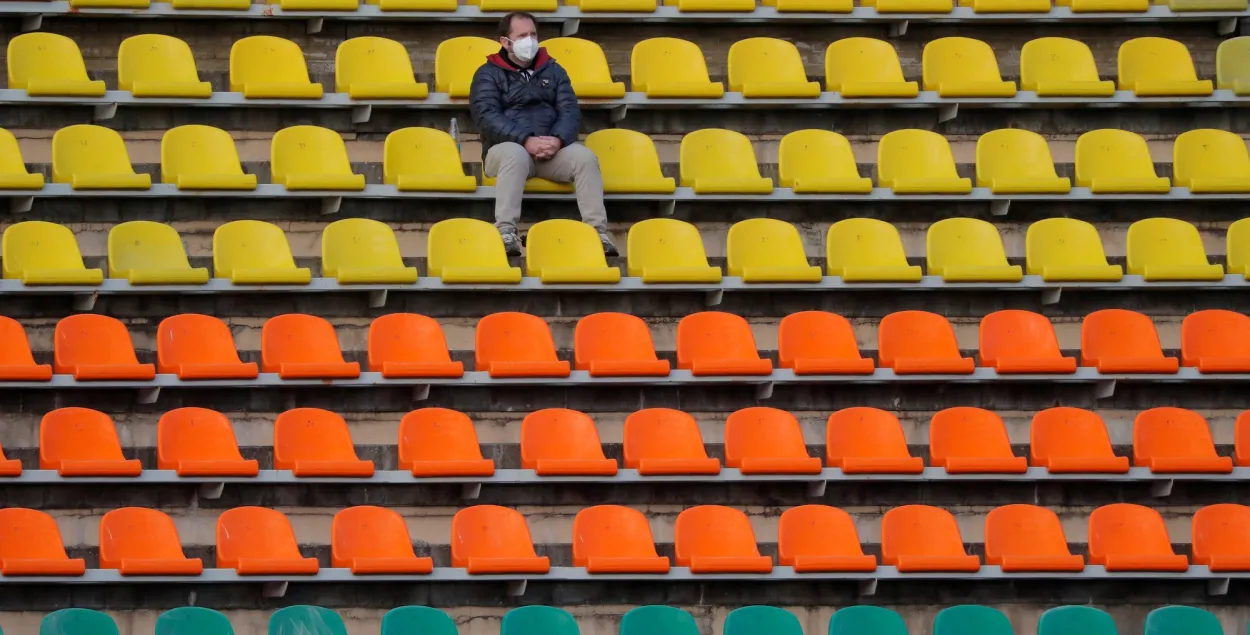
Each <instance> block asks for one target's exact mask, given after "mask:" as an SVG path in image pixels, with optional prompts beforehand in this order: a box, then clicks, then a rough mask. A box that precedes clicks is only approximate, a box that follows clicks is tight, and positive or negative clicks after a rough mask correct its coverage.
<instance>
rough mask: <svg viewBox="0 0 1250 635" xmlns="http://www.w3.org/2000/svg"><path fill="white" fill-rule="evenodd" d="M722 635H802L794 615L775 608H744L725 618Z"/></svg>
mask: <svg viewBox="0 0 1250 635" xmlns="http://www.w3.org/2000/svg"><path fill="white" fill-rule="evenodd" d="M721 632H722V633H723V634H724V635H754V634H756V633H768V634H769V635H803V625H802V624H800V623H799V618H797V617H795V616H794V613H791V612H790V611H787V610H785V609H779V608H777V607H775V606H744V607H742V608H739V609H734V610H732V611H730V612H729V615H727V616H725V626H724V630H723V631H721Z"/></svg>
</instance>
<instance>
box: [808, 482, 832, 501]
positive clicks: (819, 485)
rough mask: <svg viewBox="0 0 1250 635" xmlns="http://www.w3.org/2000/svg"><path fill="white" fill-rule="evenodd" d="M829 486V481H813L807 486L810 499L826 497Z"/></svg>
mask: <svg viewBox="0 0 1250 635" xmlns="http://www.w3.org/2000/svg"><path fill="white" fill-rule="evenodd" d="M827 485H829V481H811V482H809V483H808V484H807V495H808V497H809V498H823V497H824V496H825V487H826V486H827Z"/></svg>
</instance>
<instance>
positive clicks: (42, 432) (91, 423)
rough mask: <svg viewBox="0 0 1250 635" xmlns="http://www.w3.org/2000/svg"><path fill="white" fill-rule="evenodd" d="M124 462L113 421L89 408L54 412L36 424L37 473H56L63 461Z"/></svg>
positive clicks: (69, 408)
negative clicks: (37, 439)
mask: <svg viewBox="0 0 1250 635" xmlns="http://www.w3.org/2000/svg"><path fill="white" fill-rule="evenodd" d="M92 460H100V461H123V460H125V457H124V456H122V444H121V440H120V439H118V437H117V426H116V425H114V424H113V419H112V418H111V417H109V416H108V415H106V414H104V413H103V412H100V411H98V410H92V409H90V408H78V407H73V406H71V407H68V408H57V409H56V410H53V411H51V412H49V413H48V414H45V415H44V416H43V419H41V420H40V421H39V469H41V470H55V469H58V468H60V466H61V462H62V461H92Z"/></svg>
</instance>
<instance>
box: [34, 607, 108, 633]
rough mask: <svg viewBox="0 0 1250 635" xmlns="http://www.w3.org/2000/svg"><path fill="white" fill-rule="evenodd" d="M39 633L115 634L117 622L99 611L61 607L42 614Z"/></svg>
mask: <svg viewBox="0 0 1250 635" xmlns="http://www.w3.org/2000/svg"><path fill="white" fill-rule="evenodd" d="M39 635H117V623H116V622H114V621H113V618H111V617H109V616H108V615H106V614H104V613H101V612H99V611H92V610H91V609H61V610H59V611H54V612H52V613H48V614H47V615H45V616H44V618H43V622H41V623H40V624H39Z"/></svg>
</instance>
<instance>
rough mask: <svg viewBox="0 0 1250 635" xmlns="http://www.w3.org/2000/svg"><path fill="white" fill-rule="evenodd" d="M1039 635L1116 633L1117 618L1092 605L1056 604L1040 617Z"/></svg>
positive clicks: (1110, 634)
mask: <svg viewBox="0 0 1250 635" xmlns="http://www.w3.org/2000/svg"><path fill="white" fill-rule="evenodd" d="M1037 635H1116V632H1115V620H1113V619H1111V616H1110V615H1107V613H1106V612H1105V611H1100V610H1098V609H1096V608H1094V607H1092V606H1056V607H1055V608H1053V609H1049V610H1047V611H1046V612H1045V613H1042V616H1041V617H1040V618H1038V620H1037Z"/></svg>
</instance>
